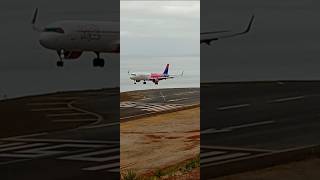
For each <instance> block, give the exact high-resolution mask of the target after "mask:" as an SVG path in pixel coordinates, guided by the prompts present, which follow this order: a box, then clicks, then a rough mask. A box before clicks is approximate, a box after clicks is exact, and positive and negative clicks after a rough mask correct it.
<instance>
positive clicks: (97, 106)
mask: <svg viewBox="0 0 320 180" xmlns="http://www.w3.org/2000/svg"><path fill="white" fill-rule="evenodd" d="M118 104H119V89H118V88H116V89H104V90H99V91H82V92H67V93H56V94H49V95H42V96H34V97H25V98H18V99H13V100H7V101H2V102H0V112H1V113H0V114H1V122H0V123H1V126H0V127H1V131H0V136H1V138H0V179H10V180H20V179H34V180H38V179H41V180H42V179H48V180H51V179H52V180H55V179H61V180H69V179H70V180H71V179H79V180H81V179H90V178H93V179H101V178H102V179H119V166H120V164H119V160H120V154H119V152H120V150H119V105H118Z"/></svg>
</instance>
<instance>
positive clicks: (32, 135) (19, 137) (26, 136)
mask: <svg viewBox="0 0 320 180" xmlns="http://www.w3.org/2000/svg"><path fill="white" fill-rule="evenodd" d="M47 134H48V133H47V132H43V133H36V134H27V135H22V136H13V137H7V138H2V139H1V140H3V141H6V140H8V139H10V140H11V139H21V138H28V137H34V136H44V135H47Z"/></svg>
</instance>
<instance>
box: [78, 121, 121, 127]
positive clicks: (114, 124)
mask: <svg viewBox="0 0 320 180" xmlns="http://www.w3.org/2000/svg"><path fill="white" fill-rule="evenodd" d="M118 125H120V122H115V123H107V124H99V125H89V126H82V127H80V128H79V129H93V128H101V127H109V126H118Z"/></svg>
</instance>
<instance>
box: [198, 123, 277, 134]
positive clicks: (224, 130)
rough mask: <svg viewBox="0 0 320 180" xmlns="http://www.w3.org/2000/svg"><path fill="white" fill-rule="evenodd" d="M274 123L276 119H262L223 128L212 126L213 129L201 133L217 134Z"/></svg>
mask: <svg viewBox="0 0 320 180" xmlns="http://www.w3.org/2000/svg"><path fill="white" fill-rule="evenodd" d="M273 123H275V121H260V122H254V123H248V124H242V125H238V126H230V127H227V128H223V129H215V128H211V129H206V130H203V131H201V134H215V133H222V132H231V131H233V130H238V129H242V128H249V127H256V126H263V125H268V124H273Z"/></svg>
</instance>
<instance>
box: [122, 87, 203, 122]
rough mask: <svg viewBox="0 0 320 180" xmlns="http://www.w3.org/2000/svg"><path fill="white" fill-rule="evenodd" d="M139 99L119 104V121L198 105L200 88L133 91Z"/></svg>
mask: <svg viewBox="0 0 320 180" xmlns="http://www.w3.org/2000/svg"><path fill="white" fill-rule="evenodd" d="M134 94H135V95H131V96H136V94H139V98H135V99H134V100H123V101H121V102H120V118H121V120H125V119H130V118H134V117H140V116H143V115H153V114H158V113H163V112H167V111H173V110H175V109H179V108H184V107H188V106H193V105H199V104H200V88H176V89H174V88H172V89H157V90H143V91H135V92H134Z"/></svg>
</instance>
